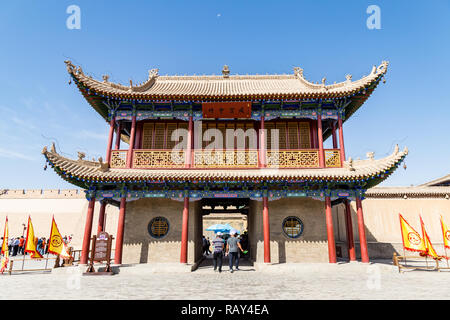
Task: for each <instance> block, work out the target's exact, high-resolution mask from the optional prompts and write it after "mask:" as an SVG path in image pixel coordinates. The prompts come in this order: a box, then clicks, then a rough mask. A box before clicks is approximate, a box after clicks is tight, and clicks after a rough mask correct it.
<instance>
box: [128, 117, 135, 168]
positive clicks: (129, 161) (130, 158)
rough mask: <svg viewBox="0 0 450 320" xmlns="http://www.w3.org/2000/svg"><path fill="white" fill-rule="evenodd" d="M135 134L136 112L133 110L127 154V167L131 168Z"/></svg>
mask: <svg viewBox="0 0 450 320" xmlns="http://www.w3.org/2000/svg"><path fill="white" fill-rule="evenodd" d="M135 136H136V114H134V112H133V117H132V120H131V132H130V147H129V148H128V155H127V168H131V163H132V161H133V149H134V140H135Z"/></svg>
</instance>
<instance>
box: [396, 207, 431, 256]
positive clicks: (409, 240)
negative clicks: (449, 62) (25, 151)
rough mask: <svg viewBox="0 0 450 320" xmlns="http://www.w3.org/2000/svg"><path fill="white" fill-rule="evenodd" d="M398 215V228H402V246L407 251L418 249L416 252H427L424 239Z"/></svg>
mask: <svg viewBox="0 0 450 320" xmlns="http://www.w3.org/2000/svg"><path fill="white" fill-rule="evenodd" d="M399 216H400V228H401V230H402V240H403V248H405V249H406V250H409V251H418V252H423V253H426V252H427V248H426V246H425V241H424V240H423V239H422V237H421V236H420V234H419V233H418V232H417V231H416V230H414V228H413V227H411V226H410V225H409V224H408V222H406V220H405V219H404V218H403V217H402V215H401V214H399Z"/></svg>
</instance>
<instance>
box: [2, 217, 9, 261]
mask: <svg viewBox="0 0 450 320" xmlns="http://www.w3.org/2000/svg"><path fill="white" fill-rule="evenodd" d="M1 253H2V254H3V255H5V254H8V217H6V222H5V231H4V232H3V243H2V252H1Z"/></svg>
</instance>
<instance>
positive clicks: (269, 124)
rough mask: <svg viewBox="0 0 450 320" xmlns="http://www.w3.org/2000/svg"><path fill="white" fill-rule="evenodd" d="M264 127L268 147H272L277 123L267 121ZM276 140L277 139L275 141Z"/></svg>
mask: <svg viewBox="0 0 450 320" xmlns="http://www.w3.org/2000/svg"><path fill="white" fill-rule="evenodd" d="M264 129H266V132H267V134H266V149H267V150H271V149H272V130H273V129H275V123H273V122H265V123H264ZM274 142H275V141H274Z"/></svg>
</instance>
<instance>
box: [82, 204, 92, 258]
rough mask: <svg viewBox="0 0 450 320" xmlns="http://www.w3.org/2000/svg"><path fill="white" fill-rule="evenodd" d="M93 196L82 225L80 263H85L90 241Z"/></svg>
mask: <svg viewBox="0 0 450 320" xmlns="http://www.w3.org/2000/svg"><path fill="white" fill-rule="evenodd" d="M94 207H95V198H91V200H89V205H88V210H87V215H86V223H85V225H84V237H83V246H82V247H81V258H80V264H87V262H88V257H89V246H90V243H91V232H92V221H93V219H94Z"/></svg>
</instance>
